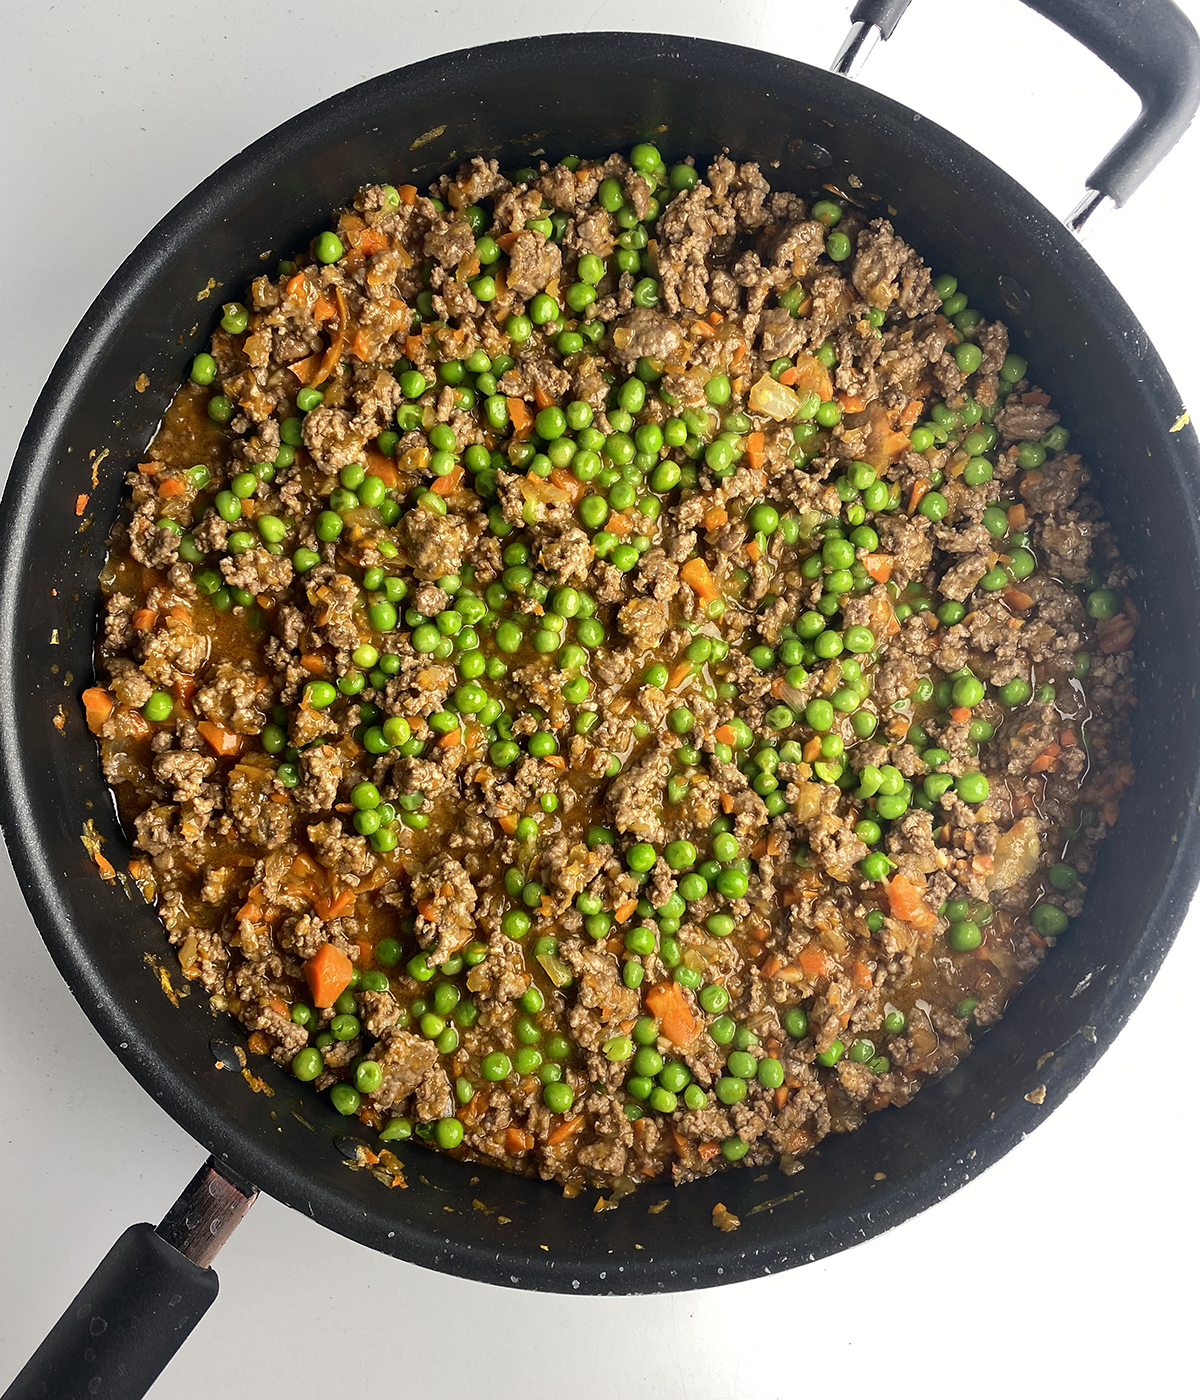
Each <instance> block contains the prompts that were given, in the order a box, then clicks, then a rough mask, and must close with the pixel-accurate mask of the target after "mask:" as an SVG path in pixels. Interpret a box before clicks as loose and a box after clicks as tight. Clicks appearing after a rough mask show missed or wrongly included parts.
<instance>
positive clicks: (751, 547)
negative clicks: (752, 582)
mask: <svg viewBox="0 0 1200 1400" xmlns="http://www.w3.org/2000/svg"><path fill="white" fill-rule="evenodd" d="M746 557H747V558H748V559H749V560H750V562H751V563H752V564H757V563H758V561H759V560H760V559H761V558H762V550H761V549H759V547H758V541H757V540H748V541H747V542H746Z"/></svg>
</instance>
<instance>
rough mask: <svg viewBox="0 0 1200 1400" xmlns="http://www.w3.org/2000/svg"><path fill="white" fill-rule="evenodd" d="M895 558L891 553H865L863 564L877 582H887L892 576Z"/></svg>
mask: <svg viewBox="0 0 1200 1400" xmlns="http://www.w3.org/2000/svg"><path fill="white" fill-rule="evenodd" d="M894 563H895V560H894V559H893V558H892V556H891V555H890V554H864V555H863V561H862V565H863V568H864V569H866V571H867V573H868V574H869V575H870V576H871V577H872V578H873V579H874V580H875V582H876V583H886V582H887V581H888V579H890V578H891V576H892V565H893V564H894Z"/></svg>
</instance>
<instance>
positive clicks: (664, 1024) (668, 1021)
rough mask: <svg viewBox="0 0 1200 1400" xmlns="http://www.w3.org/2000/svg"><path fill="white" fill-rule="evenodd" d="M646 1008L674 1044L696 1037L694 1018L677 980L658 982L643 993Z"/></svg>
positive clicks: (683, 1043) (689, 1041) (683, 1042)
mask: <svg viewBox="0 0 1200 1400" xmlns="http://www.w3.org/2000/svg"><path fill="white" fill-rule="evenodd" d="M644 1000H645V1003H646V1009H647V1010H648V1011H649V1012H650V1014H651V1015H652V1016H654V1017H656V1018H657V1019H658V1024H659V1026H660V1028H661V1030H662V1033H663V1035H665V1036H666V1037H667V1039H668V1040H670V1041H673V1042H674V1044H676V1045H690V1044H691V1043H692V1041H693V1040H695V1038H696V1029H697V1028H696V1018H695V1016H693V1015H692V1008H691V1007H690V1006H689V1005H688V1003H687V998H686V997H685V996H684V994H683V988H682V987H681V986H680V985H679V983H678V982H659V983H658V984H657V986H654V987H651V988H650V990H649V991H648V992H647V993H646V994H645V998H644Z"/></svg>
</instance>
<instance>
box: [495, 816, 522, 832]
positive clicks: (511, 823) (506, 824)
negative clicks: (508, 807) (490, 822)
mask: <svg viewBox="0 0 1200 1400" xmlns="http://www.w3.org/2000/svg"><path fill="white" fill-rule="evenodd" d="M519 820H520V818H519V817H518V816H517V814H516V813H515V812H505V814H504V815H503V816H502V817H501V818H500V819H499V821H500V830H501V831H502V832H504V834H505V835H506V836H511V835H513V833H514V832H515V831H516V829H517V822H518V821H519Z"/></svg>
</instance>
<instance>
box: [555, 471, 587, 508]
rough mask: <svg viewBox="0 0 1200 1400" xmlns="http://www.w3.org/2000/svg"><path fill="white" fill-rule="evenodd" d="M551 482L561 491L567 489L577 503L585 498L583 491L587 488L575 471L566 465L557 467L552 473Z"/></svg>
mask: <svg viewBox="0 0 1200 1400" xmlns="http://www.w3.org/2000/svg"><path fill="white" fill-rule="evenodd" d="M550 483H551V485H552V486H557V487H558V489H559V490H560V491H565V492H566V493H567V495H568V496H570V497H571V499H572V500H573V501H574V502H575V503H576V505H578V503H579V502H580V501H581V500H582V499H583V493H584V492H585V491H586V490H587V487H586V486H585V485H584V484H583V482H582V481H580V480H579V478H578V477H577V476H576V475H575V473H574V472H569V471H568V470H567V469H566V467H555V468H554V470H553V471H552V472H551V473H550Z"/></svg>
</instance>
